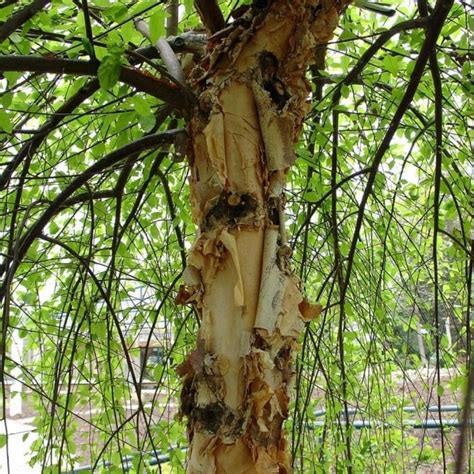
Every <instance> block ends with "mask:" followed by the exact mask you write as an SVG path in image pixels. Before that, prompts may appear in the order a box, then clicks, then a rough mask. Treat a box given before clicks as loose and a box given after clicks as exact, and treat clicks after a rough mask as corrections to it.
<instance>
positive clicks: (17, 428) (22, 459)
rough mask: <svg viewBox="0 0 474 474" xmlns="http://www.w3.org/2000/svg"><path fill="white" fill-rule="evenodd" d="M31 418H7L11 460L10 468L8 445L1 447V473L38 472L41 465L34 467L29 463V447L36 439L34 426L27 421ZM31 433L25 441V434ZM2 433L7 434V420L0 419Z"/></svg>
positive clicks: (0, 432) (26, 473)
mask: <svg viewBox="0 0 474 474" xmlns="http://www.w3.org/2000/svg"><path fill="white" fill-rule="evenodd" d="M25 421H30V420H25V419H23V420H12V419H9V418H7V422H6V424H7V429H8V456H9V460H10V470H8V465H7V447H6V446H4V447H3V448H1V449H0V473H1V474H7V473H9V472H10V473H11V474H38V473H40V472H41V467H40V466H38V467H34V468H32V467H31V466H30V465H29V464H28V460H29V455H28V452H29V449H30V446H31V443H32V442H33V441H34V440H35V439H36V433H35V431H34V430H35V428H34V426H32V425H30V424H28V423H25ZM26 433H29V435H28V437H27V438H26V439H25V440H24V441H23V436H24V435H25V434H26ZM0 434H5V422H4V421H0Z"/></svg>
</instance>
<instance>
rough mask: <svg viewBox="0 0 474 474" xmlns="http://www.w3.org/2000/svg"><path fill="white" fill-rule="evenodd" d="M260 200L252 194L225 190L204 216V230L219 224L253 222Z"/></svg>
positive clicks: (230, 224)
mask: <svg viewBox="0 0 474 474" xmlns="http://www.w3.org/2000/svg"><path fill="white" fill-rule="evenodd" d="M257 208H258V201H257V198H256V197H255V196H253V195H252V194H232V193H229V192H227V191H225V192H223V193H222V194H221V196H219V199H218V200H217V202H216V203H215V204H214V206H213V207H212V208H211V209H209V211H208V212H207V214H206V217H205V218H204V225H203V228H204V230H210V229H213V228H215V227H216V226H217V225H219V224H224V225H226V226H229V227H234V226H236V225H239V224H248V223H251V222H252V221H253V220H254V218H255V216H256V212H257Z"/></svg>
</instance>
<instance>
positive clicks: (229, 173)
mask: <svg viewBox="0 0 474 474" xmlns="http://www.w3.org/2000/svg"><path fill="white" fill-rule="evenodd" d="M270 3H271V6H270V7H269V8H267V9H265V10H262V11H260V12H259V11H255V10H254V11H253V12H252V14H250V12H247V13H246V14H247V15H249V16H248V19H246V20H245V21H242V22H241V23H240V26H236V27H235V28H234V29H233V30H231V31H230V30H227V31H226V32H225V34H223V35H219V34H216V35H214V38H215V40H213V39H212V38H211V40H210V43H211V44H210V48H209V51H210V52H209V54H208V56H207V57H206V58H205V60H204V61H203V62H202V63H201V64H200V65H199V66H198V67H196V68H195V69H194V71H193V80H194V84H195V89H196V91H197V94H198V105H197V106H196V108H195V110H194V113H193V116H192V119H191V124H190V132H191V133H190V135H191V137H192V153H191V157H190V161H191V163H190V164H191V179H190V185H191V195H192V205H193V214H194V219H195V220H196V222H197V223H198V226H199V234H198V237H197V240H196V242H195V243H194V246H193V248H192V250H191V251H190V253H189V257H188V267H187V269H186V271H185V277H184V279H185V284H186V289H185V290H183V291H182V292H181V294H180V298H181V300H182V301H183V302H184V301H185V302H192V303H194V304H195V306H196V308H197V311H198V314H199V317H200V324H201V327H200V331H199V335H198V347H197V349H196V350H195V351H193V352H192V353H191V354H189V356H188V358H187V360H186V362H185V363H184V364H182V365H181V366H180V367H179V373H180V375H181V376H182V377H183V379H184V388H183V392H182V408H181V409H182V413H183V414H184V415H186V416H187V418H188V430H189V433H188V434H189V438H190V450H189V462H188V469H187V472H188V473H193V474H194V473H196V474H197V473H219V474H221V473H222V474H224V473H228V474H239V473H264V472H265V473H266V474H269V473H280V472H281V473H284V472H291V462H290V458H289V455H288V454H287V450H286V443H285V436H284V430H283V422H284V420H285V419H286V417H287V416H288V403H289V397H290V388H291V383H292V379H293V375H294V368H293V366H294V358H295V356H296V351H297V349H298V337H299V335H300V333H301V331H302V329H303V328H304V323H305V322H306V321H308V320H310V319H312V318H314V317H316V316H317V314H318V313H319V307H318V306H316V305H311V304H309V303H308V302H306V301H304V300H303V297H302V295H301V292H300V289H299V286H300V285H299V282H298V280H297V279H296V277H295V276H293V274H292V271H291V269H290V262H289V259H290V256H291V252H290V249H289V247H288V246H287V244H286V235H285V229H284V226H285V223H284V217H283V208H284V194H283V188H284V184H285V177H286V174H287V171H288V169H289V167H290V166H291V165H292V163H293V162H294V160H295V152H294V143H295V141H296V140H297V138H298V136H299V132H300V130H301V126H302V122H303V119H304V116H305V113H306V111H307V110H308V96H309V93H310V88H309V86H308V83H307V81H306V79H305V72H306V70H307V68H308V66H309V65H311V64H313V63H314V61H315V48H316V47H317V46H318V45H321V44H324V43H326V42H327V41H328V40H329V39H330V38H331V36H332V34H333V31H334V29H335V27H336V25H337V22H338V17H339V14H340V12H341V10H342V9H343V7H344V4H345V3H347V2H337V1H329V0H328V1H324V0H321V1H318V0H299V1H298V0H293V1H290V0H275V1H274V2H270ZM212 41H214V43H212Z"/></svg>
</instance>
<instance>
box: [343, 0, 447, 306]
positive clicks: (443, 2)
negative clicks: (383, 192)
mask: <svg viewBox="0 0 474 474" xmlns="http://www.w3.org/2000/svg"><path fill="white" fill-rule="evenodd" d="M453 3H454V0H438V1H437V2H436V6H435V9H434V12H433V15H431V16H430V17H429V19H428V22H429V23H428V25H429V28H427V31H426V36H425V40H424V42H423V45H422V46H421V50H420V54H419V55H418V59H417V60H416V63H415V67H414V69H413V73H412V75H411V77H410V81H409V83H408V85H407V87H406V88H405V94H404V95H403V98H402V99H401V101H400V105H399V106H398V108H397V110H396V111H395V114H394V116H393V118H392V121H391V122H390V125H389V128H388V131H387V134H386V135H385V137H384V138H383V140H382V143H381V144H380V146H379V147H378V149H377V151H376V153H375V156H374V160H373V163H372V166H371V171H370V174H369V177H368V179H367V185H366V187H365V190H364V194H363V196H362V199H361V201H360V205H359V211H358V215H357V221H356V224H355V228H354V233H353V236H352V242H351V247H350V250H349V255H348V257H347V270H346V275H345V281H344V285H343V288H342V289H341V299H342V300H343V301H345V297H346V293H347V289H348V288H349V283H350V279H351V272H352V266H353V264H354V257H355V254H356V247H357V242H358V241H359V235H360V231H361V229H362V223H363V220H364V213H365V207H366V205H367V201H368V200H369V196H370V194H371V193H372V188H373V185H374V183H375V178H376V176H377V173H378V169H379V166H380V164H381V162H382V158H383V157H384V155H385V152H386V151H387V150H388V149H389V147H390V143H391V141H392V139H393V137H394V135H395V133H396V131H397V129H398V127H399V125H400V123H401V120H402V118H403V116H404V115H405V112H406V111H407V109H408V107H409V106H410V104H411V101H412V100H413V97H414V96H415V93H416V91H417V89H418V85H419V83H420V81H421V78H422V77H423V74H424V69H425V66H426V64H427V62H428V60H429V58H430V55H431V53H432V51H433V48H435V47H436V41H437V39H438V36H439V34H440V33H441V29H442V27H443V25H444V23H445V21H446V18H447V16H448V13H449V11H450V10H451V7H452V5H453Z"/></svg>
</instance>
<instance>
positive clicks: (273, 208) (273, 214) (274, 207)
mask: <svg viewBox="0 0 474 474" xmlns="http://www.w3.org/2000/svg"><path fill="white" fill-rule="evenodd" d="M267 203H268V204H267V210H268V211H267V212H268V220H269V221H270V222H271V223H272V224H274V225H280V213H279V207H280V200H279V199H278V198H276V197H270V198H268V201H267Z"/></svg>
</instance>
